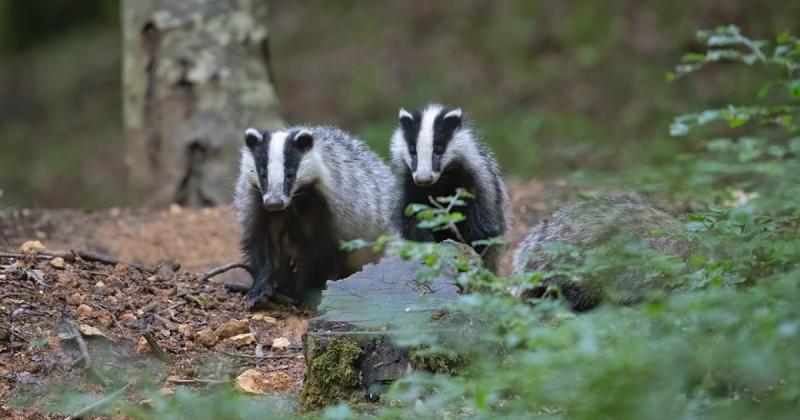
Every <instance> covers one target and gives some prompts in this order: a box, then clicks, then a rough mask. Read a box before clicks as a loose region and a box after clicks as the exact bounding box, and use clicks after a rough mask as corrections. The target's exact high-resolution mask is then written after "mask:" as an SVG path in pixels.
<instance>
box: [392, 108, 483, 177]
mask: <svg viewBox="0 0 800 420" xmlns="http://www.w3.org/2000/svg"><path fill="white" fill-rule="evenodd" d="M399 118H400V125H399V127H398V128H397V130H395V132H394V135H393V136H392V145H391V153H392V160H394V161H395V163H396V164H401V163H404V164H405V165H406V166H407V167H408V169H409V170H410V171H411V176H412V178H413V179H414V183H416V184H417V185H419V186H422V187H427V186H431V185H433V184H435V183H436V181H438V180H439V177H440V176H441V175H442V172H444V170H445V169H447V167H448V166H449V165H450V164H452V163H453V162H455V161H456V160H458V159H460V158H462V157H463V154H462V153H459V150H458V148H459V144H460V143H463V141H464V140H465V139H464V138H463V137H464V135H465V134H467V133H465V129H464V127H463V124H462V115H461V109H460V108H448V107H445V106H442V105H438V104H432V105H428V106H427V107H425V109H424V110H423V111H422V112H419V111H407V110H405V109H402V108H401V109H400V113H399Z"/></svg>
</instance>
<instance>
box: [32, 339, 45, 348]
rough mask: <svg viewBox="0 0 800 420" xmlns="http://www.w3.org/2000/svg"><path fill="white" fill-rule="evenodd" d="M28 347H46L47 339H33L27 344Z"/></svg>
mask: <svg viewBox="0 0 800 420" xmlns="http://www.w3.org/2000/svg"><path fill="white" fill-rule="evenodd" d="M28 345H30V346H31V347H33V348H38V347H44V346H46V345H47V338H45V337H41V338H34V339H33V340H31V341H29V342H28Z"/></svg>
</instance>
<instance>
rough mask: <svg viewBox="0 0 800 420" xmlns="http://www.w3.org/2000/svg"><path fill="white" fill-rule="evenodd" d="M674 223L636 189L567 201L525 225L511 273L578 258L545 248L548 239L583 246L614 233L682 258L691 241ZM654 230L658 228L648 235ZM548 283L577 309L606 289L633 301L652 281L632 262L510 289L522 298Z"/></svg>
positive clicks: (540, 292)
mask: <svg viewBox="0 0 800 420" xmlns="http://www.w3.org/2000/svg"><path fill="white" fill-rule="evenodd" d="M680 229H681V223H680V221H678V219H676V218H675V217H673V216H672V215H670V214H669V213H667V212H665V211H663V210H661V209H658V208H656V207H655V206H653V205H652V204H651V203H649V202H647V201H646V200H644V199H643V198H641V197H639V196H636V195H631V194H625V195H617V196H601V197H596V198H592V199H588V200H585V201H582V202H578V203H573V204H569V205H566V206H564V207H562V208H560V209H558V210H556V211H555V212H554V213H553V214H552V215H551V216H549V217H546V218H544V219H543V220H542V221H541V222H539V223H538V224H537V225H536V226H534V227H533V228H531V230H530V231H529V232H528V234H527V235H526V236H525V239H523V241H522V242H521V243H520V244H519V246H518V247H517V250H516V252H515V254H514V261H513V269H514V273H515V274H522V273H527V272H534V271H548V270H552V269H554V268H557V266H558V265H559V264H562V263H568V264H579V263H580V261H576V260H575V259H574V258H573V257H572V256H570V255H552V254H550V253H548V252H546V250H545V246H546V244H548V243H562V244H567V245H572V246H578V247H584V248H586V247H593V246H599V245H602V244H604V243H607V242H608V241H610V240H612V239H616V238H619V239H623V240H624V241H641V242H643V243H644V244H645V245H646V246H648V247H650V248H651V249H654V250H657V251H659V252H660V253H662V254H665V255H668V256H671V257H675V258H679V259H681V260H686V259H687V258H688V257H689V255H690V254H691V252H692V251H693V249H694V247H693V246H692V244H690V243H689V241H687V240H685V239H683V238H681V237H680V236H678V235H677V233H678V232H679V231H680ZM654 231H659V232H661V234H659V235H652V232H654ZM656 280H657V279H656ZM553 285H554V286H558V289H559V291H560V292H561V295H562V297H563V299H564V300H565V301H566V302H567V303H568V304H569V305H570V306H571V307H572V309H573V310H575V311H579V312H580V311H586V310H589V309H592V308H594V307H595V306H597V305H598V304H599V303H600V302H601V301H602V300H603V299H604V298H606V297H607V296H609V293H611V295H613V296H615V301H616V303H621V304H627V303H635V302H637V301H638V300H640V299H641V297H642V295H643V294H644V293H645V292H646V291H647V289H648V288H650V287H653V286H655V285H654V284H652V283H649V282H648V280H647V279H645V278H644V273H642V272H640V271H638V270H637V269H635V268H631V267H627V266H618V267H614V266H610V267H609V269H608V270H604V272H603V273H601V274H600V275H599V276H596V277H592V278H582V279H572V278H567V277H566V276H561V275H554V276H552V277H547V278H545V279H543V280H542V281H541V282H540V283H539V284H538V285H537V286H535V287H534V288H531V289H527V290H515V291H514V293H515V294H517V295H518V296H520V297H523V298H530V297H536V298H540V297H543V296H544V295H545V294H547V293H548V291H549V290H550V286H553Z"/></svg>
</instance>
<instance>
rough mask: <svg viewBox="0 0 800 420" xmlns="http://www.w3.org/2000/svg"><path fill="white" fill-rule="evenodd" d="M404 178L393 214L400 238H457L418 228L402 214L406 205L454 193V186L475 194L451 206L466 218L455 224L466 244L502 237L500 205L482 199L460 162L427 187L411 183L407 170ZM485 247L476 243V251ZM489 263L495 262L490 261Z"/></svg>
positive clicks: (419, 239)
mask: <svg viewBox="0 0 800 420" xmlns="http://www.w3.org/2000/svg"><path fill="white" fill-rule="evenodd" d="M403 179H404V182H403V187H402V188H403V190H402V202H401V205H399V206H397V208H396V209H395V217H396V218H399V220H400V223H399V225H400V233H401V235H402V236H403V238H405V239H409V240H412V241H417V242H442V241H444V240H446V239H451V240H454V241H457V240H458V238H457V237H456V235H455V233H453V232H452V231H451V230H449V229H447V230H440V231H432V230H430V229H420V228H418V227H417V220H416V217H414V216H406V214H405V208H406V206H408V205H409V204H412V203H422V204H430V200H429V198H428V197H434V198H436V197H449V196H453V195H455V193H456V189H457V188H464V189H466V190H467V191H469V192H471V193H473V194H475V195H476V197H475V198H470V199H466V200H465V201H466V205H465V206H463V207H456V208H455V209H454V210H457V211H459V212H461V213H462V214H464V217H465V219H464V220H463V221H461V222H459V223H458V224H456V227H457V228H458V230H459V232H460V233H461V236H463V237H464V240H465V241H466V242H467V244H471V243H472V242H473V241H476V240H479V239H488V238H493V237H496V236H501V235H502V234H503V232H505V226H504V221H503V219H502V217H498V216H497V215H496V214H495V213H497V212H502V210H500V206H499V205H497V203H487V202H486V200H485V198H482V197H480V196H478V195H477V193H478V191H477V190H476V183H475V179H474V178H473V177H472V175H471V174H470V173H469V172H467V171H466V170H464V168H463V167H461V166H460V165H455V166H452V167H450V168H448V169H447V170H445V171H444V173H442V176H441V177H440V178H439V181H437V182H436V184H434V185H432V186H430V187H420V186H418V185H416V184H414V181H413V180H412V179H411V174H410V173H406V174H404V176H403ZM492 216H494V217H492ZM484 248H485V247H483V246H477V247H475V251H476V252H478V253H479V254H480V253H482V252H483V251H484ZM492 264H494V262H493V261H492ZM490 268H492V267H490ZM492 269H493V268H492Z"/></svg>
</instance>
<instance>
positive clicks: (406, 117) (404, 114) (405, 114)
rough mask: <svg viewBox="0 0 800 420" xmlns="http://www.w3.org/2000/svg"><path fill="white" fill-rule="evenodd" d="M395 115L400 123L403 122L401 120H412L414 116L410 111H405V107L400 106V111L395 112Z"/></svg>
mask: <svg viewBox="0 0 800 420" xmlns="http://www.w3.org/2000/svg"><path fill="white" fill-rule="evenodd" d="M397 117H398V119H399V120H400V123H403V120H405V121H406V122H413V121H414V116H413V115H411V113H410V112H408V111H406V110H405V108H400V112H399V113H398V114H397Z"/></svg>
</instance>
